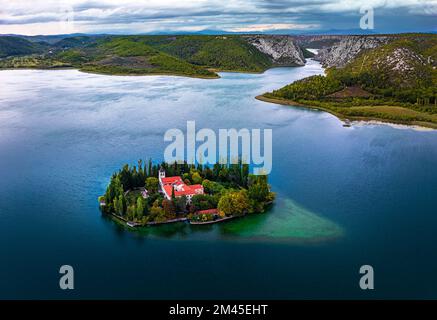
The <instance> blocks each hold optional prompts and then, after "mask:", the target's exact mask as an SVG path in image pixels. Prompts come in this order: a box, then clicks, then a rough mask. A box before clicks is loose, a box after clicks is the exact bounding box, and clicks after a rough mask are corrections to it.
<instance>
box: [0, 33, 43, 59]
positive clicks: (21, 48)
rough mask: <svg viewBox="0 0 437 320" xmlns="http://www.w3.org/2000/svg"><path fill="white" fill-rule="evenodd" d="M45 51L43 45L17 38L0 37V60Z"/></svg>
mask: <svg viewBox="0 0 437 320" xmlns="http://www.w3.org/2000/svg"><path fill="white" fill-rule="evenodd" d="M46 49H47V46H46V44H44V43H35V42H30V41H28V40H25V39H23V38H19V37H12V36H0V58H5V57H9V56H19V55H28V54H33V53H41V52H43V51H44V50H46Z"/></svg>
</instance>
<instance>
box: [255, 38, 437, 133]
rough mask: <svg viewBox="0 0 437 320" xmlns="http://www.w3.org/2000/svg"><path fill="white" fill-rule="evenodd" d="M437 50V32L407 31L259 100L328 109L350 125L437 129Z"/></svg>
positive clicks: (327, 110) (261, 96)
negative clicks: (377, 122)
mask: <svg viewBox="0 0 437 320" xmlns="http://www.w3.org/2000/svg"><path fill="white" fill-rule="evenodd" d="M436 48H437V35H417V34H413V35H410V34H408V35H403V36H400V37H398V38H396V39H394V40H392V41H390V42H388V43H387V44H385V45H382V46H380V47H377V48H373V49H367V50H363V51H362V52H361V53H359V54H358V55H357V56H356V57H355V58H353V59H352V60H351V61H349V62H348V63H347V64H346V65H345V66H342V67H334V66H333V67H329V68H326V69H325V75H314V76H310V77H307V78H304V79H301V80H297V81H295V82H293V83H291V84H289V85H286V86H284V87H282V88H280V89H278V90H274V91H272V92H267V93H264V94H262V95H259V96H257V97H256V99H258V100H261V101H264V102H270V103H277V104H282V105H292V106H303V107H308V108H313V109H318V110H322V111H325V112H328V113H331V114H333V115H334V116H336V117H337V118H339V119H340V120H343V121H345V126H350V122H351V121H374V120H375V121H379V122H384V123H394V124H401V125H409V126H420V127H426V128H431V129H437V56H436V52H437V51H436Z"/></svg>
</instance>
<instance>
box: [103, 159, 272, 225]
mask: <svg viewBox="0 0 437 320" xmlns="http://www.w3.org/2000/svg"><path fill="white" fill-rule="evenodd" d="M274 199H275V193H273V192H271V191H270V186H269V184H268V177H267V176H266V175H252V174H249V166H248V165H247V164H244V163H242V162H241V161H240V162H238V163H237V164H219V163H217V164H215V165H214V166H212V167H208V166H203V165H201V164H198V165H193V164H187V163H186V162H184V163H173V164H168V163H164V162H163V163H161V164H159V165H157V164H153V163H152V161H151V160H149V161H148V162H147V163H145V164H143V161H141V160H139V161H138V165H137V166H129V165H125V166H124V167H123V168H122V169H121V170H120V171H118V172H116V173H114V174H113V175H112V177H111V180H110V183H109V185H108V187H107V189H106V192H105V194H104V195H103V196H101V197H99V203H100V207H101V209H102V212H103V213H105V214H108V215H111V216H113V217H114V218H116V219H118V220H120V221H123V222H124V223H125V224H126V225H127V226H129V227H141V226H151V225H159V224H167V223H173V222H183V221H186V222H189V223H190V224H211V223H216V222H221V221H225V220H229V219H232V218H236V217H242V216H245V215H248V214H255V213H262V212H265V211H266V210H267V209H268V208H269V206H270V205H271V204H273V202H274Z"/></svg>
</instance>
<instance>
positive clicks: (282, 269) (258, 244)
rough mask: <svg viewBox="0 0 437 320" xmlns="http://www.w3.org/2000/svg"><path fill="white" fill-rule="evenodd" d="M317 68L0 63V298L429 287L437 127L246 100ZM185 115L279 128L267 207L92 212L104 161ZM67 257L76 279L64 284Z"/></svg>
mask: <svg viewBox="0 0 437 320" xmlns="http://www.w3.org/2000/svg"><path fill="white" fill-rule="evenodd" d="M321 72H322V70H321V68H320V66H319V65H318V64H317V63H315V62H310V63H309V64H308V65H307V66H305V67H301V68H275V69H271V70H269V71H267V72H266V73H264V74H239V73H223V74H222V78H221V79H217V80H202V79H189V78H183V77H164V76H151V77H111V76H102V75H91V74H85V73H81V72H78V71H75V70H57V71H38V70H19V71H18V70H13V71H2V72H0V83H1V87H0V178H1V179H0V219H1V220H0V221H1V223H0V243H1V245H0V256H1V257H2V263H1V264H0V298H148V299H150V298H156V299H157V298H172V299H177V298H179V299H180V298H183V299H188V298H437V274H436V272H435V270H437V256H436V250H435V243H436V241H437V233H436V232H435V230H436V228H437V215H436V209H435V208H436V207H437V206H436V205H437V197H436V190H437V165H436V163H437V131H422V130H413V129H406V128H402V127H396V128H395V127H392V126H388V125H354V126H352V127H350V128H345V127H343V126H342V123H341V122H340V121H339V120H338V119H336V118H335V117H333V116H332V115H330V114H327V113H324V112H319V111H315V110H309V109H302V108H294V107H284V106H279V105H275V104H268V103H264V102H261V101H258V100H255V99H254V97H255V96H256V95H258V94H260V93H263V92H265V91H269V90H272V89H275V88H279V87H281V86H283V85H285V84H287V83H289V82H291V81H293V80H296V79H299V78H303V77H305V76H308V75H311V74H316V73H321ZM187 120H195V121H196V125H197V127H198V128H204V127H208V128H213V129H218V128H232V127H235V128H272V129H273V170H272V173H271V184H272V188H273V190H274V191H275V192H277V193H278V199H277V203H276V204H275V206H274V207H273V208H272V210H271V211H270V212H269V213H267V214H265V215H258V216H253V217H247V218H244V219H239V220H235V221H230V222H226V223H223V224H217V225H212V226H189V225H186V224H177V225H171V226H163V227H158V228H148V229H144V230H139V231H136V232H132V231H129V230H127V229H126V228H125V227H123V226H121V225H119V224H117V223H116V222H114V221H113V220H111V219H108V218H106V217H103V216H101V214H100V212H99V210H98V206H97V201H96V199H97V197H98V195H100V194H102V192H103V191H104V190H105V187H106V184H107V182H108V179H109V177H110V175H111V174H112V172H113V171H115V170H118V169H119V168H120V167H121V166H122V165H123V164H124V163H132V164H135V163H136V161H137V160H138V159H139V158H144V157H153V158H154V159H162V157H163V151H164V148H165V146H166V144H164V141H163V136H164V132H165V131H166V130H167V129H169V128H180V129H182V130H185V127H186V121H187ZM63 264H70V265H72V266H73V267H74V269H75V286H76V289H75V290H73V291H67V292H65V291H62V290H60V289H59V287H58V279H59V274H58V270H59V267H60V266H61V265H63ZM364 264H371V265H372V266H373V267H374V269H375V288H376V289H375V290H374V291H372V292H368V291H361V290H360V289H359V286H358V281H359V276H360V275H359V273H358V271H359V267H360V266H361V265H364Z"/></svg>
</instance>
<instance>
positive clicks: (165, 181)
mask: <svg viewBox="0 0 437 320" xmlns="http://www.w3.org/2000/svg"><path fill="white" fill-rule="evenodd" d="M161 181H162V184H164V185H165V184H173V183H178V182H183V181H182V178H181V177H179V176H177V177H167V178H162V179H161Z"/></svg>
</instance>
